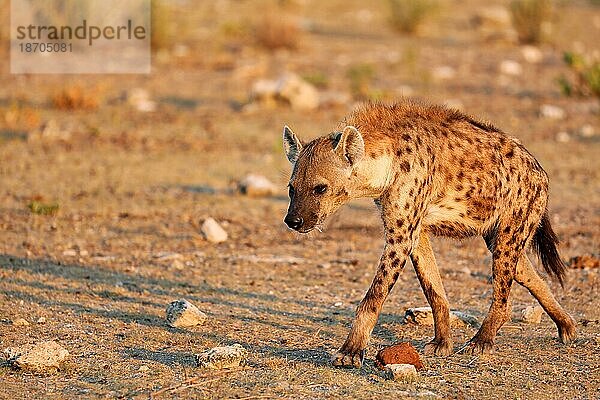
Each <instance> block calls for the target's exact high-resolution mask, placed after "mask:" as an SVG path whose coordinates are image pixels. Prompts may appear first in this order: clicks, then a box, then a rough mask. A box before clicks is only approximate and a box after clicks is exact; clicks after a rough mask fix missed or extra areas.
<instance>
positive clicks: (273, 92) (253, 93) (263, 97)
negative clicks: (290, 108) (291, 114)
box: [250, 79, 277, 101]
mask: <svg viewBox="0 0 600 400" xmlns="http://www.w3.org/2000/svg"><path fill="white" fill-rule="evenodd" d="M276 96H277V81H275V80H270V79H259V80H257V81H256V82H254V84H252V89H251V90H250V97H251V98H252V99H253V100H260V101H269V99H271V100H273V101H274V100H275V97H276Z"/></svg>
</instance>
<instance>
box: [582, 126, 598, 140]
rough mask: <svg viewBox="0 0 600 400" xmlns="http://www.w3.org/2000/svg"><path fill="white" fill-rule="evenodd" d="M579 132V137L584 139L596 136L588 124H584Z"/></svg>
mask: <svg viewBox="0 0 600 400" xmlns="http://www.w3.org/2000/svg"><path fill="white" fill-rule="evenodd" d="M580 132H581V136H583V137H585V138H590V137H592V136H594V135H595V134H596V130H595V129H594V127H593V126H592V125H590V124H586V125H584V126H582V127H581V130H580Z"/></svg>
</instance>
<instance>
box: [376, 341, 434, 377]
mask: <svg viewBox="0 0 600 400" xmlns="http://www.w3.org/2000/svg"><path fill="white" fill-rule="evenodd" d="M388 364H412V365H414V366H415V368H416V369H417V371H420V370H422V369H423V368H425V367H424V366H423V363H422V362H421V357H419V353H417V350H416V349H415V348H414V347H413V346H412V345H411V344H410V343H398V344H395V345H393V346H389V347H386V348H383V349H381V350H379V352H378V353H377V356H376V357H375V365H377V367H378V368H380V369H384V368H385V366H386V365H388Z"/></svg>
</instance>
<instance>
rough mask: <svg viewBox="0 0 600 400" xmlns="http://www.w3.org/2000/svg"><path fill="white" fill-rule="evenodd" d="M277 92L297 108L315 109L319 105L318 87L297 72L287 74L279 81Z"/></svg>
mask: <svg viewBox="0 0 600 400" xmlns="http://www.w3.org/2000/svg"><path fill="white" fill-rule="evenodd" d="M277 94H278V96H279V97H280V98H282V99H284V100H285V101H287V102H289V103H290V105H291V106H292V108H293V109H295V110H314V109H316V108H317V107H319V92H318V91H317V89H316V88H315V87H314V86H313V85H311V84H310V83H308V82H306V81H305V80H304V79H302V78H300V77H299V76H298V75H296V74H290V73H288V74H285V75H283V76H282V77H281V78H279V81H278V82H277Z"/></svg>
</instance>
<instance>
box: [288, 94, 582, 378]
mask: <svg viewBox="0 0 600 400" xmlns="http://www.w3.org/2000/svg"><path fill="white" fill-rule="evenodd" d="M339 129H340V131H336V132H334V133H332V134H329V135H326V136H322V137H319V138H317V139H315V140H313V141H311V142H310V143H308V144H305V145H302V144H301V142H300V141H299V140H298V139H297V137H296V136H295V135H294V134H293V133H292V132H291V130H289V128H287V127H286V130H285V132H284V142H285V143H286V145H285V147H286V149H292V151H286V153H287V155H288V158H289V159H290V161H292V164H293V171H292V176H291V179H290V188H291V189H290V206H289V209H288V214H287V216H286V223H288V225H290V226H293V225H292V224H291V223H290V222H292V221H295V222H300V221H301V224H300V225H301V226H300V227H299V228H298V229H297V230H299V231H300V232H308V231H310V230H312V229H313V228H314V227H317V226H318V225H319V224H321V223H322V222H323V221H324V220H325V219H326V218H327V216H329V215H330V214H332V213H333V212H335V210H337V209H338V208H339V207H340V206H341V205H343V204H344V203H346V202H347V201H348V200H350V199H353V198H359V197H370V198H373V199H375V202H376V204H377V205H378V207H379V209H380V210H381V217H382V220H383V226H384V230H385V247H384V250H383V254H382V256H381V259H380V261H379V268H378V270H377V272H376V274H375V277H374V279H373V282H372V283H371V286H370V287H369V290H368V291H367V293H366V295H365V297H364V299H363V300H362V301H361V303H360V304H359V306H358V308H357V312H356V318H355V320H354V322H353V325H352V328H351V330H350V333H349V335H348V338H347V340H346V342H345V343H344V344H343V346H342V347H341V349H340V351H339V352H338V353H337V354H336V356H335V358H334V364H335V365H341V366H355V367H360V366H361V364H362V360H363V355H364V349H365V347H366V345H367V342H368V339H369V336H370V334H371V331H372V330H373V327H374V326H375V323H376V321H377V318H378V316H379V312H380V311H381V307H382V305H383V303H384V301H385V299H386V297H387V295H388V293H389V291H390V289H391V288H392V287H393V285H394V283H395V282H396V280H397V278H398V275H399V273H400V272H401V271H402V270H403V268H404V266H405V264H406V261H407V259H408V258H410V259H411V262H412V264H413V266H414V268H415V271H416V273H417V277H418V279H419V282H420V283H421V286H422V288H423V291H424V293H425V296H426V298H427V301H428V302H429V304H430V305H431V307H432V309H433V315H434V322H435V337H434V339H433V340H432V342H431V343H430V344H428V345H427V346H426V351H427V352H431V353H435V354H439V355H447V354H449V353H450V352H452V349H453V343H452V338H451V335H450V326H449V305H448V300H447V298H446V293H445V290H444V287H443V285H442V281H441V277H440V274H439V270H438V268H437V265H436V263H435V257H434V255H433V251H432V250H431V245H430V242H429V236H430V235H441V236H448V237H453V238H464V237H470V236H477V235H479V236H482V237H483V238H484V239H485V242H486V244H487V246H488V248H489V249H490V251H491V253H492V273H493V296H492V305H491V306H490V310H489V313H488V315H487V317H486V318H485V320H484V321H483V323H482V326H481V329H480V330H479V331H478V332H477V334H476V335H475V337H474V338H473V339H472V340H471V341H470V347H469V348H470V349H471V351H472V352H473V353H485V352H489V351H491V350H492V349H493V342H494V338H495V336H496V332H497V331H498V329H499V328H500V327H501V326H502V324H503V323H504V322H506V320H507V319H508V318H509V317H510V305H509V294H510V289H511V286H512V283H513V281H515V280H516V281H517V282H518V283H520V284H521V285H523V286H525V287H526V288H527V289H528V290H529V291H530V292H531V293H532V295H533V296H535V297H536V299H537V300H538V301H539V302H540V303H541V305H542V307H544V309H545V310H546V312H547V313H548V314H549V315H550V317H551V318H552V319H553V320H554V322H555V323H556V324H557V327H558V330H559V334H560V337H561V339H562V341H563V342H565V343H566V342H568V341H569V340H571V339H572V338H573V337H574V335H575V325H574V323H573V320H572V319H571V317H570V316H569V315H568V314H567V313H566V312H565V311H564V310H563V309H562V307H561V306H560V305H559V304H558V303H557V302H556V300H555V299H554V297H553V296H552V294H551V292H550V290H549V288H548V285H547V284H546V283H545V282H544V281H543V280H542V279H541V278H540V277H539V276H538V275H537V273H536V272H535V270H534V269H533V268H532V267H531V265H530V263H529V261H528V260H527V257H526V255H525V249H526V248H527V247H528V246H529V245H530V244H532V239H533V245H534V248H535V249H537V250H538V253H539V254H540V258H541V260H542V263H543V266H544V268H545V269H546V271H547V272H549V273H550V274H551V275H554V276H555V277H556V278H558V279H559V280H560V281H561V282H562V279H563V277H564V264H562V262H561V261H560V257H559V256H558V252H557V250H556V244H557V239H556V236H555V234H554V232H553V231H552V228H551V226H550V222H549V219H548V215H547V209H546V207H547V202H548V176H547V174H546V172H545V171H544V170H543V169H542V167H541V166H540V164H539V163H538V162H537V160H536V159H535V158H534V157H533V156H532V155H531V153H529V152H528V151H527V150H526V149H525V147H523V145H522V144H521V143H520V142H519V141H518V140H517V139H515V138H512V137H510V136H508V135H506V134H505V133H503V132H502V131H500V130H499V129H497V128H495V127H494V126H492V125H490V124H488V123H484V122H480V121H477V120H476V119H474V118H472V117H469V116H467V115H465V114H463V113H460V112H458V111H455V110H450V109H447V108H444V107H439V106H432V105H424V104H418V103H414V102H409V101H401V102H399V103H396V104H392V105H385V104H367V105H365V106H363V107H362V108H360V109H358V110H356V111H355V112H353V113H352V114H350V115H349V116H348V117H347V118H346V119H345V120H344V121H343V122H342V124H341V126H340V127H339ZM294 151H295V153H294ZM323 187H326V190H325V191H324V192H323V193H318V192H320V190H322V189H323ZM294 226H295V225H294ZM294 229H296V228H295V227H294Z"/></svg>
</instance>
